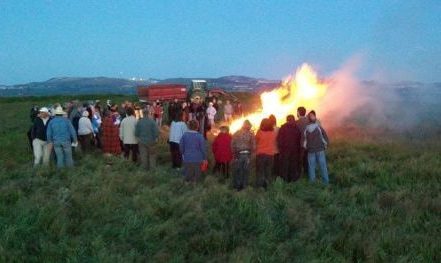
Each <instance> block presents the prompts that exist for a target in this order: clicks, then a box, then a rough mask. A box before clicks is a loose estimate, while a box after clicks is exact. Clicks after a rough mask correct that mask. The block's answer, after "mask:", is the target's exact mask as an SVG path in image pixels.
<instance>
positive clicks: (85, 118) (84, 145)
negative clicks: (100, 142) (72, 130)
mask: <svg viewBox="0 0 441 263" xmlns="http://www.w3.org/2000/svg"><path fill="white" fill-rule="evenodd" d="M93 139H94V132H93V127H92V122H91V121H90V118H89V111H83V113H82V117H81V118H80V120H79V122H78V141H79V142H80V145H81V150H82V151H83V152H84V153H86V152H90V151H91V150H92V147H93Z"/></svg>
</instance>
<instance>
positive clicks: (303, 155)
mask: <svg viewBox="0 0 441 263" xmlns="http://www.w3.org/2000/svg"><path fill="white" fill-rule="evenodd" d="M296 124H297V127H299V129H300V132H301V134H303V133H304V132H305V128H306V126H308V124H309V120H308V117H306V109H305V107H298V108H297V121H296ZM299 172H300V175H302V174H303V175H304V176H308V152H307V151H306V149H305V148H303V147H301V150H300V171H299Z"/></svg>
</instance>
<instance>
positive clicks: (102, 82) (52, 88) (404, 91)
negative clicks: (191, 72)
mask: <svg viewBox="0 0 441 263" xmlns="http://www.w3.org/2000/svg"><path fill="white" fill-rule="evenodd" d="M192 79H204V80H206V81H207V83H208V87H209V88H214V87H216V88H222V89H224V90H226V91H228V92H231V91H234V92H260V91H262V90H269V89H273V88H276V87H278V85H279V83H280V81H278V80H267V79H262V78H252V77H246V76H234V75H233V76H224V77H220V78H204V77H196V78H169V79H146V80H137V79H122V78H109V77H91V78H85V77H58V78H51V79H49V80H47V81H42V82H31V83H27V84H19V85H10V86H7V85H0V97H10V96H49V95H82V94H84V95H87V94H124V95H132V94H136V89H137V87H138V86H147V85H150V84H154V83H173V84H184V85H190V83H191V80H192ZM361 84H362V85H363V86H365V87H366V88H372V89H377V90H378V92H381V90H382V89H383V88H388V89H393V90H395V91H396V92H397V93H398V94H400V95H402V96H404V97H409V98H413V97H417V96H418V97H421V96H428V97H431V96H433V95H436V96H435V97H436V98H439V95H440V94H441V82H436V83H421V82H395V83H389V84H385V83H379V82H375V81H363V82H361Z"/></svg>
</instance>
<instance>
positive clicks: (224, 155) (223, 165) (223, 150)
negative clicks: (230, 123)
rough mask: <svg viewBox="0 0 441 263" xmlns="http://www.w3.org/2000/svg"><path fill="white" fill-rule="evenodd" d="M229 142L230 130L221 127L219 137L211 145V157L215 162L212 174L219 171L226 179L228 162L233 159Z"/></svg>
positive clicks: (230, 139)
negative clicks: (212, 156)
mask: <svg viewBox="0 0 441 263" xmlns="http://www.w3.org/2000/svg"><path fill="white" fill-rule="evenodd" d="M231 141H232V137H231V135H230V129H229V128H228V127H227V126H222V127H220V133H219V135H218V136H217V137H216V139H214V141H213V144H212V150H213V155H214V159H215V160H216V164H215V166H214V169H213V172H214V173H216V172H218V171H220V172H221V173H222V175H223V176H224V177H228V174H229V166H230V162H231V160H232V159H233V153H232V150H231Z"/></svg>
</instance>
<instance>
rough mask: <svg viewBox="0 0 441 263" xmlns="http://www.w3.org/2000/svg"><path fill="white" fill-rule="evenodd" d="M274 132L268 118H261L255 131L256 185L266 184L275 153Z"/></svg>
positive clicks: (265, 185)
mask: <svg viewBox="0 0 441 263" xmlns="http://www.w3.org/2000/svg"><path fill="white" fill-rule="evenodd" d="M276 136H277V134H276V132H275V131H274V126H273V122H272V121H271V120H270V119H266V118H265V119H263V120H262V122H261V123H260V128H259V130H258V131H257V133H256V187H263V188H265V189H266V187H267V186H268V182H269V178H270V176H271V173H272V171H273V165H274V155H275V154H276V152H277V150H276Z"/></svg>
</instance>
